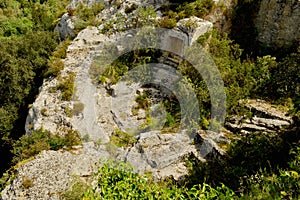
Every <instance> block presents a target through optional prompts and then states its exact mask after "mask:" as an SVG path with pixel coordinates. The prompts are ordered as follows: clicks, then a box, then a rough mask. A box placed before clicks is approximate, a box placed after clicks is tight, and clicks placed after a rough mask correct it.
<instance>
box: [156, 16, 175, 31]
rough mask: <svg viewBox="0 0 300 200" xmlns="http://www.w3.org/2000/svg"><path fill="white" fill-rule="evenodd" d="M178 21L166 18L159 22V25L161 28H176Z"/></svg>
mask: <svg viewBox="0 0 300 200" xmlns="http://www.w3.org/2000/svg"><path fill="white" fill-rule="evenodd" d="M176 22H177V21H176V19H175V18H168V17H164V18H162V19H161V20H160V21H159V22H158V25H159V27H161V28H169V29H171V28H174V27H176Z"/></svg>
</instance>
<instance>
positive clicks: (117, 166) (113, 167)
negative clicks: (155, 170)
mask: <svg viewBox="0 0 300 200" xmlns="http://www.w3.org/2000/svg"><path fill="white" fill-rule="evenodd" d="M95 177H96V180H97V186H96V187H95V188H93V189H90V190H88V191H86V192H85V194H84V195H83V199H166V200H169V199H216V198H221V199H232V198H234V197H236V196H235V194H234V192H233V191H232V190H230V189H229V188H227V187H226V186H225V185H222V186H220V187H217V188H216V189H214V188H211V187H210V186H209V185H207V184H203V185H195V186H194V187H193V188H192V189H187V188H185V187H178V186H176V184H174V183H173V182H172V181H164V182H159V183H155V182H153V180H152V179H151V178H150V177H147V176H140V175H138V174H137V173H135V172H133V169H132V167H130V166H129V165H128V164H127V163H123V162H120V161H105V162H103V161H102V163H101V167H100V168H99V170H98V172H97V173H96V174H95ZM97 188H98V190H97ZM96 191H99V192H96Z"/></svg>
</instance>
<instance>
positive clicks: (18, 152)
mask: <svg viewBox="0 0 300 200" xmlns="http://www.w3.org/2000/svg"><path fill="white" fill-rule="evenodd" d="M80 143H81V141H80V138H79V135H78V133H77V132H76V131H73V130H67V131H66V134H65V135H64V136H61V135H58V134H55V135H54V134H52V133H50V132H49V131H45V130H42V129H40V130H37V131H33V132H32V133H31V134H30V135H23V136H22V137H21V138H20V139H19V140H17V141H16V142H15V144H14V149H13V154H14V158H13V162H14V163H17V162H20V161H22V160H25V159H28V158H30V157H32V156H34V155H36V154H38V153H39V152H41V151H43V150H49V149H51V150H58V149H61V148H63V147H67V148H70V147H72V146H74V145H78V144H80Z"/></svg>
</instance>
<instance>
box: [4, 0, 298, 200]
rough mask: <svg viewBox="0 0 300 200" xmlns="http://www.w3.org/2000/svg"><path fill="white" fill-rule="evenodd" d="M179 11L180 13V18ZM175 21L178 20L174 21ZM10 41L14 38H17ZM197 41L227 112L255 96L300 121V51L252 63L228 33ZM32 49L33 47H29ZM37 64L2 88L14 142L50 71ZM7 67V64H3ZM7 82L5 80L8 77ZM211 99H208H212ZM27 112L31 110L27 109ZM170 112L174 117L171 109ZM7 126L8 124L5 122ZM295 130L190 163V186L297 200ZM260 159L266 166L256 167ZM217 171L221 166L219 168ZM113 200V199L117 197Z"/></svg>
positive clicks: (235, 145)
mask: <svg viewBox="0 0 300 200" xmlns="http://www.w3.org/2000/svg"><path fill="white" fill-rule="evenodd" d="M193 3H194V4H193ZM183 4H184V3H183ZM195 6H196V7H197V6H201V3H199V1H197V2H196V3H195V2H192V4H187V3H186V4H184V5H181V7H180V8H178V9H176V8H175V9H174V11H173V12H174V13H175V14H174V13H173V14H172V13H171V14H170V12H168V13H169V17H170V16H177V15H179V14H181V15H184V16H186V13H192V15H195V14H197V13H195ZM188 9H191V10H192V12H189V10H188ZM175 11H176V12H177V11H178V12H177V13H176V12H175ZM41 19H42V18H41ZM175 20H178V19H177V18H176V17H175ZM163 22H164V21H163ZM165 22H170V21H165ZM171 22H172V20H171ZM161 23H162V22H161ZM167 24H168V26H169V25H170V24H171V25H172V23H170V24H169V23H167ZM42 27H44V26H42ZM19 30H25V31H26V29H23V28H21V29H19V28H16V29H15V30H14V31H10V32H8V33H6V34H7V35H8V36H10V34H11V33H12V32H14V33H15V34H20V33H19V32H21V31H19ZM16 31H17V32H16ZM29 32H30V31H29ZM47 33H48V32H47ZM246 33H247V31H246ZM20 35H22V34H20ZM28 35H30V33H28ZM26 36H27V34H26ZM10 37H11V38H12V37H15V36H10ZM18 37H23V36H18ZM42 38H47V36H43V37H42ZM5 40H7V39H5ZM16 41H17V39H16ZM240 41H241V43H242V42H243V40H240ZM52 42H53V41H52ZM198 42H200V43H202V44H203V45H208V46H209V48H208V49H209V51H210V53H211V54H212V57H213V59H214V61H215V62H216V64H217V65H218V67H219V70H220V72H221V74H222V77H223V79H224V81H225V87H226V91H227V96H228V105H227V108H228V113H229V114H231V115H235V114H241V113H242V114H243V109H242V107H241V106H240V105H239V100H240V99H244V98H253V97H255V98H263V99H266V100H270V101H273V102H275V103H278V104H279V103H280V104H290V106H292V107H294V109H292V110H291V112H293V114H294V115H295V116H296V117H297V116H299V82H300V81H299V77H300V76H299V71H300V70H299V53H300V52H299V50H298V51H295V52H293V53H291V54H289V55H288V56H286V57H284V58H281V57H278V58H277V61H276V59H275V58H274V57H272V55H263V54H262V55H261V57H259V58H257V59H256V58H254V59H252V60H251V59H242V57H241V52H242V50H241V49H240V48H239V46H238V45H237V44H235V43H234V42H233V41H231V40H230V39H229V38H227V36H226V34H224V33H217V32H212V33H211V34H207V35H206V36H203V37H201V38H199V40H198ZM3 44H5V43H3ZM28 44H30V42H29V43H28ZM41 44H42V43H41ZM51 44H52V43H51ZM54 44H55V43H54V42H53V47H52V46H51V45H47V46H46V47H47V48H48V47H49V46H50V47H51V49H46V50H44V49H43V46H42V45H41V46H42V47H41V46H38V47H37V49H38V50H41V51H42V52H51V51H53V50H54V46H55V45H54ZM9 45H12V44H10V43H9V42H8V43H7V46H9ZM7 46H6V47H7ZM20 46H21V45H20ZM20 46H18V47H19V48H18V49H20V51H19V50H15V51H16V52H18V53H19V54H17V53H13V52H14V51H13V48H11V50H12V52H9V53H8V54H6V55H5V54H4V58H5V56H6V57H10V56H9V55H16V56H14V57H13V58H16V57H19V55H20V57H21V58H22V53H20V52H23V51H25V50H27V49H28V48H25V49H22V48H20ZM25 47H26V46H25ZM8 49H9V48H8ZM250 51H251V49H250ZM25 52H26V51H25ZM31 54H34V55H40V54H39V53H35V52H34V53H32V52H28V54H26V55H31ZM41 54H42V53H41ZM42 55H43V56H45V58H46V59H47V58H49V56H50V53H48V54H42ZM16 60H17V61H18V62H19V61H20V59H16ZM30 60H31V62H26V61H20V62H24V65H23V63H22V66H31V65H33V64H34V63H35V62H34V60H35V57H31V59H30ZM37 60H38V61H36V62H37V64H36V65H37V67H33V69H30V68H29V69H28V70H26V71H22V69H24V68H21V67H16V68H13V67H12V66H15V65H10V66H9V68H8V69H9V70H11V69H14V70H15V71H14V72H13V74H15V73H17V74H20V76H11V77H10V78H9V79H8V80H9V81H7V82H6V83H10V82H11V83H12V85H11V87H9V88H8V87H7V86H10V85H8V84H3V88H4V89H5V90H3V91H5V92H8V93H5V94H4V95H3V96H1V99H3V105H5V107H3V112H2V116H1V119H3V120H1V126H2V127H3V130H4V131H3V133H5V134H6V135H7V136H9V138H13V137H12V134H11V133H10V132H11V130H13V126H12V124H11V123H10V122H13V121H14V120H12V119H17V118H18V117H19V116H20V115H19V114H18V110H19V106H20V105H22V106H23V104H24V100H23V99H24V97H25V96H26V97H27V95H29V94H30V92H28V91H31V90H30V89H28V88H27V87H29V88H30V87H32V85H33V83H34V81H33V79H34V78H32V77H34V76H35V75H34V73H37V72H41V71H42V70H41V69H43V66H45V63H46V61H41V59H37ZM3 62H4V61H3ZM3 62H2V63H3ZM40 62H41V63H40ZM5 63H7V62H5ZM8 63H9V62H8ZM39 64H40V65H39ZM3 66H5V65H4V64H3ZM16 66H18V65H16ZM1 67H2V65H1ZM9 70H6V71H5V72H9ZM31 70H32V71H33V72H34V73H32V74H30V73H29V75H26V74H27V73H28V71H29V72H30V71H31ZM35 70H36V71H35ZM37 74H39V73H37ZM8 75H10V73H8V74H4V75H3V77H9V76H8ZM21 75H22V76H21ZM25 75H26V76H25ZM186 75H187V76H191V77H192V76H193V74H192V73H191V74H188V72H187V74H186ZM1 77H2V76H1ZM14 78H16V79H14ZM3 80H5V79H4V78H3ZM20 82H22V86H24V88H19V87H20V84H19V83H20ZM24 83H27V84H24ZM192 84H193V85H194V87H195V88H196V89H198V91H200V92H202V93H201V94H202V95H203V94H205V92H207V90H206V89H205V88H204V87H203V85H201V84H199V82H198V81H197V80H195V79H194V82H193V83H192ZM1 86H2V85H1ZM6 87H7V88H6ZM10 88H11V89H10ZM20 91H21V92H22V93H19V92H20ZM17 94H21V96H17ZM7 97H10V98H11V100H10V101H6V100H5V98H7ZM202 97H203V96H202ZM207 100H209V98H208V99H207ZM11 102H16V104H15V105H14V104H12V103H11ZM1 105H2V104H1ZM10 106H12V107H10ZM206 106H207V107H209V104H207V105H206ZM207 107H203V108H201V109H203V111H204V112H205V110H206V108H207ZM24 108H26V106H25V107H24ZM10 109H11V110H10ZM170 112H172V110H171V111H170ZM208 115H209V113H207V116H208ZM2 121H3V122H5V123H2ZM2 124H3V125H2ZM205 124H206V123H205V121H204V120H203V123H202V128H205ZM206 126H207V125H206ZM293 126H294V127H291V128H290V130H289V131H287V132H284V133H281V134H279V135H278V136H274V137H273V136H270V135H265V134H258V133H257V134H256V133H255V134H253V135H251V136H247V137H245V138H242V139H241V140H240V141H237V142H234V143H233V145H232V146H231V147H230V150H229V153H228V156H227V157H226V158H225V159H224V160H222V161H216V162H217V163H214V162H213V163H207V164H202V163H199V162H198V161H197V160H196V159H194V158H191V159H190V161H191V166H193V168H192V169H193V171H192V174H193V173H194V174H197V175H198V176H199V177H200V178H199V179H194V178H195V177H191V179H190V184H191V185H193V184H197V183H199V180H201V181H203V182H208V183H209V184H210V185H211V186H214V187H217V186H219V185H220V184H221V183H225V184H226V185H227V186H229V187H230V188H231V189H233V190H234V191H235V192H236V193H237V194H239V195H241V196H244V198H259V196H263V197H265V198H276V197H278V198H279V197H286V198H287V197H291V198H297V191H299V184H298V183H299V175H298V174H299V157H298V156H297V155H298V154H299V142H298V143H297V141H298V140H299V129H297V127H298V126H299V122H298V121H297V118H295V123H294V124H293ZM1 133H2V130H1ZM20 133H21V132H20ZM3 135H4V134H3ZM5 141H7V140H5ZM295 142H296V143H295ZM262 144H264V145H262ZM269 147H270V148H269ZM241 150H244V151H246V153H245V155H244V154H243V153H244V152H243V153H242V155H241ZM289 150H291V156H290V157H287V159H273V158H272V156H273V155H276V156H277V155H281V157H283V156H287V155H288V151H289ZM258 159H260V160H263V161H262V162H256V161H257V160H258ZM268 161H269V162H270V165H271V167H270V168H269V167H267V163H268ZM215 166H218V167H217V168H215ZM260 168H266V169H263V170H262V172H258V171H259V169H260ZM224 169H225V173H224V174H222V173H221V172H222V170H224ZM102 170H104V172H105V170H106V168H104V169H102ZM113 173H115V172H113ZM116 173H118V172H116ZM255 174H256V175H255ZM127 175H128V174H125V175H124V177H126V176H127ZM109 176H111V175H109ZM128 176H130V177H132V176H133V175H130V174H129V175H128ZM133 177H134V181H136V179H135V175H134V176H133ZM245 177H246V178H245ZM253 177H254V178H253ZM265 177H267V178H265ZM268 177H271V178H268ZM106 178H107V177H106ZM103 179H105V177H100V179H99V185H100V186H101V183H100V182H101V180H103ZM108 179H109V178H108ZM270 179H272V181H270ZM233 180H234V181H233ZM108 181H110V180H108ZM122 181H123V180H122V179H121V180H113V183H119V182H122ZM240 181H242V182H240ZM245 182H246V183H245ZM141 183H142V184H144V182H143V181H141ZM201 184H202V183H201ZM133 185H134V184H133ZM105 187H108V188H110V187H109V185H105ZM219 190H220V189H219ZM126 191H128V192H130V190H125V192H126ZM174 191H175V189H174ZM226 191H227V189H226V190H225V192H226ZM123 192H124V191H123ZM125 192H124V193H125ZM213 192H214V191H213V190H211V191H210V193H209V194H211V195H212V196H213ZM220 192H223V190H221V191H220ZM137 193H140V191H138V190H137ZM231 193H232V191H230V194H229V193H228V194H227V195H231ZM89 195H97V194H93V192H87V193H86V194H85V196H89ZM111 195H112V196H113V195H114V194H111ZM207 198H209V197H207ZM211 198H212V197H211Z"/></svg>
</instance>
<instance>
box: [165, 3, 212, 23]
mask: <svg viewBox="0 0 300 200" xmlns="http://www.w3.org/2000/svg"><path fill="white" fill-rule="evenodd" d="M172 3H173V4H170V5H167V6H163V7H162V11H163V13H164V15H166V16H169V17H171V18H173V17H175V18H176V19H177V20H179V19H183V18H188V17H191V16H195V17H200V18H204V17H205V16H207V15H208V14H209V13H210V12H211V11H212V10H213V9H214V7H215V3H214V1H212V0H191V1H172Z"/></svg>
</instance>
